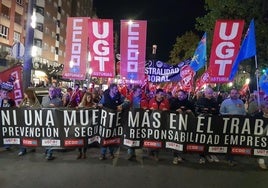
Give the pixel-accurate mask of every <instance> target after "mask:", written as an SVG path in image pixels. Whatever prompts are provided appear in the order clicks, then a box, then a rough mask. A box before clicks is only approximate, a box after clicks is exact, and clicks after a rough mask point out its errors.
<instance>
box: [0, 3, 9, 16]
mask: <svg viewBox="0 0 268 188" xmlns="http://www.w3.org/2000/svg"><path fill="white" fill-rule="evenodd" d="M9 10H10V9H9V8H8V7H7V6H5V5H2V9H1V11H0V12H1V14H2V15H3V16H4V17H6V18H9Z"/></svg>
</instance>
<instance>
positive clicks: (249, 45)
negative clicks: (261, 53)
mask: <svg viewBox="0 0 268 188" xmlns="http://www.w3.org/2000/svg"><path fill="white" fill-rule="evenodd" d="M255 55H256V40H255V27H254V20H253V19H252V20H251V22H250V25H249V28H248V30H247V33H246V35H245V38H244V40H243V42H242V45H241V48H240V51H239V52H238V55H237V57H236V59H235V61H234V63H233V67H232V70H231V74H230V76H229V80H233V79H234V77H235V74H236V72H237V70H238V65H239V63H240V62H241V61H243V60H245V59H248V58H250V57H252V56H255Z"/></svg>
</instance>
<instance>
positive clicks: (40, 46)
mask: <svg viewBox="0 0 268 188" xmlns="http://www.w3.org/2000/svg"><path fill="white" fill-rule="evenodd" d="M34 46H37V47H39V48H42V40H40V39H34Z"/></svg>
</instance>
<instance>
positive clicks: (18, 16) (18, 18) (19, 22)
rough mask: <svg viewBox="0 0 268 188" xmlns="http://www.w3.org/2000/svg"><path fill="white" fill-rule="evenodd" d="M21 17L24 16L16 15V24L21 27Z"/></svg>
mask: <svg viewBox="0 0 268 188" xmlns="http://www.w3.org/2000/svg"><path fill="white" fill-rule="evenodd" d="M21 17H22V15H20V14H18V13H15V23H17V24H20V25H21Z"/></svg>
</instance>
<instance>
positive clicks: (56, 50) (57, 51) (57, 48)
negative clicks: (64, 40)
mask: <svg viewBox="0 0 268 188" xmlns="http://www.w3.org/2000/svg"><path fill="white" fill-rule="evenodd" d="M55 54H57V55H58V54H59V47H56V48H55Z"/></svg>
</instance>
